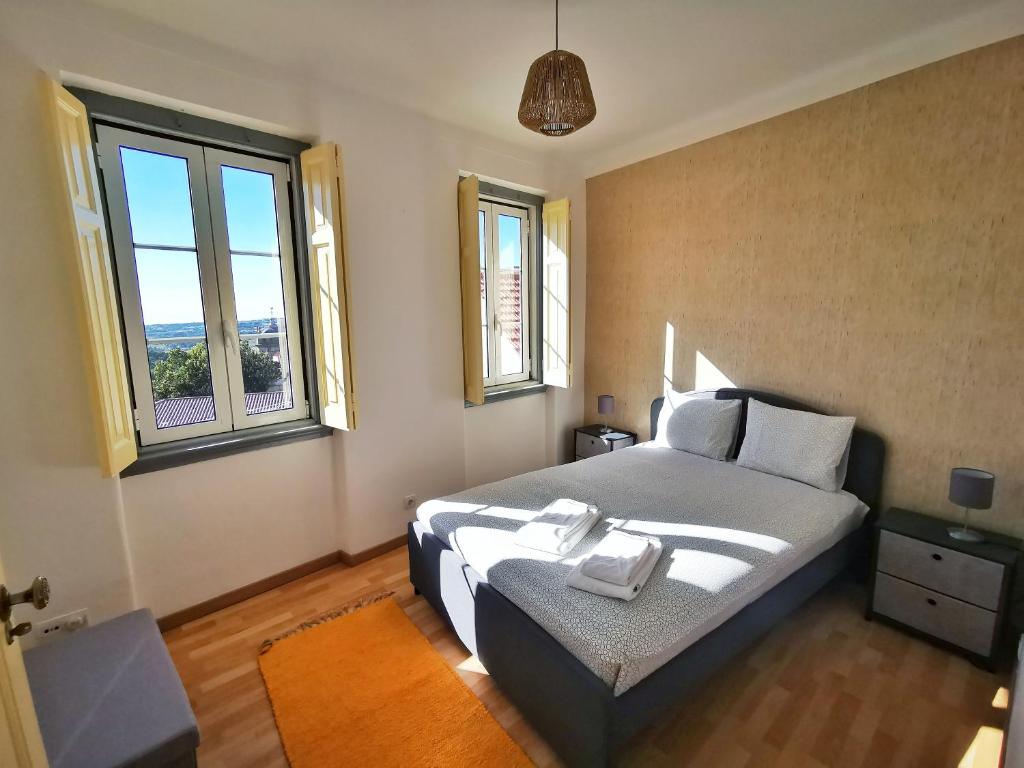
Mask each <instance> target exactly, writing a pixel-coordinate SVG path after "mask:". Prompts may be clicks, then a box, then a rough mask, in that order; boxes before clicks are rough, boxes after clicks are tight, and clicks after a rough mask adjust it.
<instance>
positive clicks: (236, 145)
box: [68, 87, 334, 477]
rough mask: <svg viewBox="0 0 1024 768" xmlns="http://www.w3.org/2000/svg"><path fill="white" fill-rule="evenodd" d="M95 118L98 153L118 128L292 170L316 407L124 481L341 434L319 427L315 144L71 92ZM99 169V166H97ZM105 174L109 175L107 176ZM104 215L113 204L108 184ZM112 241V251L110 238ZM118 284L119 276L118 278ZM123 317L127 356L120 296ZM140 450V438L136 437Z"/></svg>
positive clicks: (147, 449) (168, 459) (199, 445)
mask: <svg viewBox="0 0 1024 768" xmlns="http://www.w3.org/2000/svg"><path fill="white" fill-rule="evenodd" d="M68 90H69V91H71V93H72V94H74V96H75V97H76V98H78V99H79V100H80V101H81V102H82V103H83V104H85V107H86V109H87V110H88V113H89V129H90V131H91V134H92V141H93V151H94V152H95V151H96V125H97V124H104V125H112V126H116V127H120V128H128V129H130V130H134V131H139V132H142V133H149V134H152V135H155V136H164V137H167V138H171V139H175V140H178V141H185V142H189V143H193V144H199V145H202V146H211V147H221V148H224V149H229V150H232V151H235V152H244V153H246V154H250V155H253V156H255V157H264V158H268V159H271V160H278V161H283V162H285V163H287V165H288V170H289V175H290V181H289V185H288V196H289V212H290V214H291V218H292V238H293V240H294V242H293V244H292V245H293V253H294V254H295V277H296V294H297V296H298V304H299V306H298V311H299V326H300V336H301V343H302V366H303V374H304V380H305V392H304V393H303V394H304V396H305V399H306V400H307V401H308V402H309V412H310V417H309V418H305V419H296V420H293V421H286V422H281V423H279V424H271V425H266V426H259V427H250V428H248V429H240V430H232V431H230V432H220V433H218V434H214V435H204V436H202V437H195V438H189V439H185V440H175V441H173V442H168V443H160V444H158V445H150V446H142V445H139V447H138V452H139V458H138V459H137V460H136V461H135V462H134V463H133V464H131V465H129V466H128V467H126V468H125V469H124V470H122V471H121V476H122V477H130V476H132V475H139V474H144V473H147V472H154V471H157V470H160V469H166V468H168V467H178V466H182V465H185V464H192V463H195V462H199V461H206V460H208V459H215V458H220V457H222V456H228V455H232V454H236V453H243V452H246V451H253V450H258V449H260V448H266V447H269V446H273V445H283V444H285V443H291V442H297V441H301V440H311V439H315V438H319V437H326V436H328V435H331V434H333V433H334V430H333V429H332V428H331V427H328V426H325V425H323V424H321V423H320V402H319V397H318V394H317V388H316V381H317V375H316V359H315V351H314V348H313V319H312V318H313V315H312V307H311V303H310V283H309V255H308V252H307V248H306V221H305V215H304V211H303V208H302V173H301V168H300V163H299V155H300V154H301V153H302V151H303V150H305V149H308V148H309V146H310V145H309V144H307V143H305V142H302V141H297V140H295V139H289V138H286V137H283V136H275V135H273V134H270V133H264V132H263V131H257V130H253V129H249V128H243V127H241V126H237V125H232V124H230V123H223V122H220V121H218V120H211V119H209V118H205V117H198V116H196V115H190V114H187V113H185V112H179V111H176V110H173V109H167V108H165V107H157V106H153V105H151V104H143V103H141V102H137V101H131V100H129V99H123V98H120V97H118V96H111V95H109V94H105V93H99V92H97V91H91V90H87V89H84V88H74V87H70V88H68ZM97 168H98V169H99V163H98V162H97ZM99 172H100V173H102V172H103V171H102V170H100V171H99ZM100 186H101V196H102V197H103V209H104V215H106V211H107V201H106V197H105V192H103V185H102V184H101V185H100ZM106 218H107V220H108V224H107V227H108V232H107V236H108V238H109V241H110V242H111V243H113V237H112V235H111V233H110V231H109V226H110V225H109V218H110V217H109V216H106ZM114 275H115V279H116V276H117V270H116V269H115V270H114ZM118 314H119V318H118V319H119V322H120V323H121V343H122V345H123V347H124V349H125V354H128V346H127V342H126V338H125V329H124V315H123V313H122V312H121V306H120V292H119V291H118ZM128 376H129V384H131V387H130V389H131V393H132V407H133V408H134V407H135V387H134V383H132V382H131V380H130V379H131V373H130V372H128ZM136 442H138V432H136Z"/></svg>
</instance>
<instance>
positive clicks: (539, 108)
mask: <svg viewBox="0 0 1024 768" xmlns="http://www.w3.org/2000/svg"><path fill="white" fill-rule="evenodd" d="M596 114H597V105H595V104H594V93H593V91H591V90H590V78H588V77H587V65H586V64H584V63H583V59H581V58H580V57H579V56H577V55H576V54H575V53H569V51H562V50H559V48H558V0H555V50H553V51H549V52H548V53H545V54H544V55H543V56H541V57H540V58H539V59H537V60H536V61H535V62H533V64H531V65H530V71H529V73H528V74H527V75H526V85H525V86H523V98H522V99H521V100H520V102H519V122H520V123H522V124H523V125H524V126H525V127H526V128H529V129H530V130H531V131H536V132H537V133H543V134H544V135H545V136H566V135H568V134H570V133H573V132H574V131H578V130H579V129H580V128H582V127H583V126H585V125H587V124H589V123H590V121H592V120H593V119H594V116H595V115H596Z"/></svg>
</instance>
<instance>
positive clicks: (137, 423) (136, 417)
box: [132, 408, 142, 430]
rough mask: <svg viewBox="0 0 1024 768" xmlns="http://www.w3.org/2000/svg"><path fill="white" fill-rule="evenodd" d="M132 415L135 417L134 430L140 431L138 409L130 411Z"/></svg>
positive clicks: (140, 424)
mask: <svg viewBox="0 0 1024 768" xmlns="http://www.w3.org/2000/svg"><path fill="white" fill-rule="evenodd" d="M132 415H133V416H134V417H135V429H136V430H141V429H142V417H141V416H140V415H139V409H138V408H134V409H133V410H132Z"/></svg>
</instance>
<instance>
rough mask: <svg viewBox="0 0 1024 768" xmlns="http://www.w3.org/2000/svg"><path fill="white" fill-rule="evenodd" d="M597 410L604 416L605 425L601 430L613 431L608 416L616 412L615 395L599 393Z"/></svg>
mask: <svg viewBox="0 0 1024 768" xmlns="http://www.w3.org/2000/svg"><path fill="white" fill-rule="evenodd" d="M597 412H598V413H599V414H601V415H602V416H604V426H603V427H601V431H602V432H611V431H612V428H611V427H609V426H608V416H609V414H612V413H614V412H615V397H614V396H613V395H598V396H597Z"/></svg>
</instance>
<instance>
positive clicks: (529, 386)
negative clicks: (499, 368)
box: [465, 381, 548, 408]
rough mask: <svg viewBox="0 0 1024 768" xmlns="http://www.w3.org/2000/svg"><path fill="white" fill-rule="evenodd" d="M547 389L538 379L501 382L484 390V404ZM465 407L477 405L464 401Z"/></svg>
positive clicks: (541, 392)
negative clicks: (515, 382) (511, 382)
mask: <svg viewBox="0 0 1024 768" xmlns="http://www.w3.org/2000/svg"><path fill="white" fill-rule="evenodd" d="M547 391H548V385H547V384H541V383H540V382H539V381H523V382H519V383H518V384H502V385H500V386H497V387H491V388H489V389H485V390H484V402H483V404H484V405H487V404H488V403H498V402H501V401H502V400H513V399H515V398H517V397H526V396H527V395H539V394H543V393H544V392H547ZM465 405H466V407H467V408H476V407H478V406H477V405H476V403H470V402H466V404H465Z"/></svg>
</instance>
